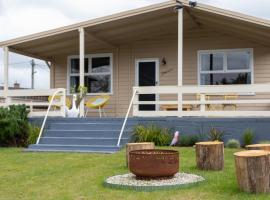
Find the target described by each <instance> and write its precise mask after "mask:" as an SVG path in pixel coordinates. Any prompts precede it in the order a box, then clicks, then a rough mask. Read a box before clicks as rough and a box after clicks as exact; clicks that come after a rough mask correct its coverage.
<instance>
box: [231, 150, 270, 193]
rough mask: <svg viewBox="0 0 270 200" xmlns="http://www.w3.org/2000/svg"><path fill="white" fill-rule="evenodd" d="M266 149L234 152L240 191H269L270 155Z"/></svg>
mask: <svg viewBox="0 0 270 200" xmlns="http://www.w3.org/2000/svg"><path fill="white" fill-rule="evenodd" d="M269 153H270V152H268V151H262V150H248V151H241V152H237V153H235V154H234V156H235V168H236V176H237V182H238V186H239V188H240V189H241V190H242V191H245V192H252V193H266V192H269V191H270V186H269V183H270V180H269V176H270V160H269V159H270V156H269Z"/></svg>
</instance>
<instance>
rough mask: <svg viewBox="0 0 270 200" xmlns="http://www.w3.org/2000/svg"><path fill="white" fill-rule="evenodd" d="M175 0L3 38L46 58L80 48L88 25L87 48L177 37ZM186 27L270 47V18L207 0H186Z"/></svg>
mask: <svg viewBox="0 0 270 200" xmlns="http://www.w3.org/2000/svg"><path fill="white" fill-rule="evenodd" d="M175 5H176V3H175V1H168V2H165V3H160V4H156V5H152V6H148V7H144V8H139V9H135V10H131V11H126V12H122V13H119V14H114V15H110V16H106V17H101V18H97V19H93V20H88V21H85V22H81V23H76V24H73V25H69V26H65V27H61V28H57V29H53V30H49V31H44V32H41V33H36V34H32V35H28V36H24V37H19V38H16V39H11V40H7V41H4V42H0V47H3V46H8V47H9V49H10V51H12V52H16V53H20V54H22V55H26V56H31V57H35V58H39V59H43V60H48V61H50V60H52V59H54V58H55V57H57V56H67V55H73V54H77V53H78V52H79V33H78V28H80V27H84V28H85V34H86V37H85V39H86V41H85V42H86V44H85V48H86V51H91V50H93V51H94V50H102V49H108V48H117V46H119V45H125V44H132V43H135V42H136V41H143V40H149V39H151V40H155V39H156V40H158V39H160V38H162V37H163V36H164V37H165V36H166V37H168V36H169V37H171V38H174V39H176V38H177V20H178V18H177V13H176V12H175V11H174V7H175ZM184 6H185V9H184V21H183V23H184V30H188V29H193V28H194V27H199V28H203V27H210V28H213V30H216V31H220V32H223V33H225V34H229V35H233V36H235V37H238V38H240V39H241V38H245V39H247V40H250V41H253V42H256V43H259V44H262V45H264V46H269V47H270V34H269V33H270V21H269V20H264V19H260V18H256V17H252V16H248V15H244V14H241V13H237V12H232V11H228V10H224V9H220V8H216V7H212V6H209V5H205V4H200V3H198V5H197V6H196V7H195V8H191V7H189V5H188V2H187V1H184Z"/></svg>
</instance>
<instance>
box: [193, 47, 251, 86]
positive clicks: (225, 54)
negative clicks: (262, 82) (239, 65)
mask: <svg viewBox="0 0 270 200" xmlns="http://www.w3.org/2000/svg"><path fill="white" fill-rule="evenodd" d="M232 52H249V54H250V69H241V70H228V65H227V54H228V53H232ZM211 53H212V54H214V53H223V54H224V56H223V64H224V66H223V70H216V71H202V70H201V55H202V54H211ZM253 59H254V56H253V49H252V48H245V49H217V50H216V49H215V50H199V51H198V66H197V72H198V74H197V80H198V85H199V86H201V85H202V84H201V74H210V73H211V74H218V73H225V74H226V73H251V85H252V84H254V61H253Z"/></svg>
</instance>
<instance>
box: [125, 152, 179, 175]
mask: <svg viewBox="0 0 270 200" xmlns="http://www.w3.org/2000/svg"><path fill="white" fill-rule="evenodd" d="M129 156H130V158H129V159H130V160H129V162H130V165H129V166H130V171H131V172H132V173H133V174H135V175H136V176H137V178H167V177H173V175H174V174H176V173H177V172H178V171H179V152H178V151H172V150H159V149H145V150H135V151H131V152H129Z"/></svg>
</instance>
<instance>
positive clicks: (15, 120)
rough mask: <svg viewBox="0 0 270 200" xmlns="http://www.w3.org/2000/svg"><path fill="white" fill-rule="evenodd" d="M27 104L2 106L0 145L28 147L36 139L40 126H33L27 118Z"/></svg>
mask: <svg viewBox="0 0 270 200" xmlns="http://www.w3.org/2000/svg"><path fill="white" fill-rule="evenodd" d="M27 115H28V111H27V109H26V106H25V105H17V106H15V105H12V106H9V107H8V108H0V146H1V147H26V146H27V145H28V144H31V143H33V142H35V141H36V138H37V135H38V133H39V128H38V127H33V126H32V125H30V124H29V122H28V119H27Z"/></svg>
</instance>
